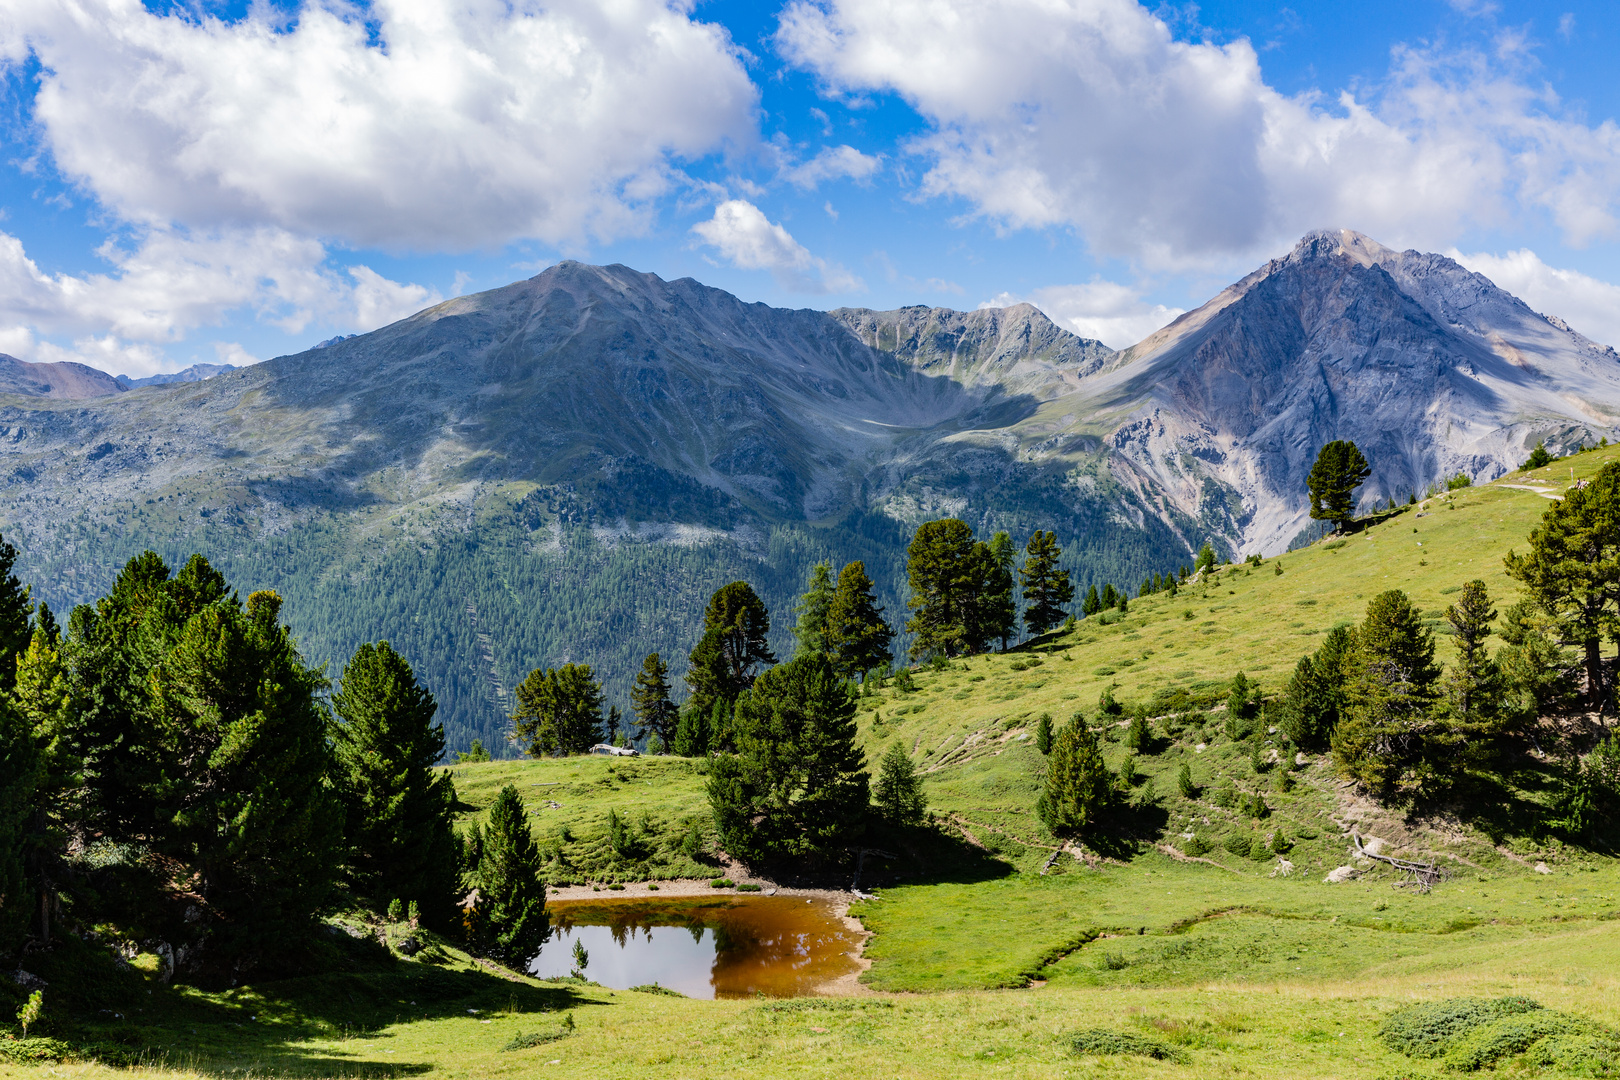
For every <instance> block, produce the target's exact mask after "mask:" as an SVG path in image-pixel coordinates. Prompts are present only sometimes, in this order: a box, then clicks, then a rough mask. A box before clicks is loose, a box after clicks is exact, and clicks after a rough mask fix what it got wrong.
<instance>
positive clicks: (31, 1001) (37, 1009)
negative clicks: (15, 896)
mask: <svg viewBox="0 0 1620 1080" xmlns="http://www.w3.org/2000/svg"><path fill="white" fill-rule="evenodd" d="M394 903H396V904H397V903H399V901H398V900H396V901H394ZM44 1010H45V991H43V990H35V991H34V992H33V993H32V994H29V995H28V1000H27V1001H25V1002H23V1007H22V1009H21V1010H19V1011H18V1013H17V1025H18V1026H19V1027H21V1028H22V1033H23V1038H25V1039H26V1038H28V1028H29V1026H30V1025H32V1024H34V1023H36V1022H38V1020H39V1014H40V1013H41V1012H43V1011H44Z"/></svg>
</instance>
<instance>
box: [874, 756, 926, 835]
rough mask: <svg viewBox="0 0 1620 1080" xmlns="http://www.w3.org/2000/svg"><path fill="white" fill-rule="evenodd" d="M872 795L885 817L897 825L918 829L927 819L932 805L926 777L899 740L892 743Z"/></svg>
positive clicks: (880, 768)
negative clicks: (924, 785)
mask: <svg viewBox="0 0 1620 1080" xmlns="http://www.w3.org/2000/svg"><path fill="white" fill-rule="evenodd" d="M872 795H873V798H875V799H876V800H877V805H878V809H879V810H880V811H881V812H882V814H883V816H884V817H885V818H888V819H889V820H890V821H893V822H895V823H896V824H900V825H916V824H919V823H920V822H921V821H922V819H923V811H924V810H926V809H927V807H928V801H927V798H926V797H925V796H924V795H923V789H922V777H920V776H918V775H917V767H916V766H915V765H913V764H912V763H911V755H910V754H908V753H906V748H905V747H904V746H902V745H901V744H900V742H899V740H896V741H895V742H893V743H891V744H890V746H889V750H888V753H886V754H884V755H883V761H882V763H881V764H880V765H879V767H878V778H877V784H876V785H875V786H874V787H873V789H872Z"/></svg>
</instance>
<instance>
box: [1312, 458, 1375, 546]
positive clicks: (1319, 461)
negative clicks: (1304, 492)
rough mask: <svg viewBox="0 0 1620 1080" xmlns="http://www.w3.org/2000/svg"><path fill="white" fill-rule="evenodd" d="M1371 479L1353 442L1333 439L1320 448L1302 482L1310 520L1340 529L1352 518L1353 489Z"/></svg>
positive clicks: (1367, 466) (1368, 466)
mask: <svg viewBox="0 0 1620 1080" xmlns="http://www.w3.org/2000/svg"><path fill="white" fill-rule="evenodd" d="M1371 475H1372V466H1370V465H1368V464H1367V459H1366V458H1365V457H1363V456H1362V453H1361V450H1360V448H1359V447H1357V446H1356V444H1355V443H1353V442H1347V441H1345V440H1342V439H1336V440H1334V441H1333V442H1330V443H1328V444H1327V445H1326V446H1324V447H1322V450H1321V452H1320V453H1318V454H1317V455H1316V462H1315V464H1313V465H1312V466H1311V471H1310V474H1309V475H1308V476H1307V477H1306V479H1305V486H1306V488H1307V489H1308V490H1309V491H1310V496H1311V517H1312V518H1314V519H1315V520H1317V521H1331V522H1333V525H1334V527H1335V528H1339V529H1343V528H1344V527H1345V526H1346V525H1348V524H1349V523H1350V521H1351V519H1352V518H1353V517H1354V516H1355V509H1356V501H1355V493H1356V488H1358V487H1360V486H1361V483H1362V481H1363V480H1366V479H1367V477H1369V476H1371Z"/></svg>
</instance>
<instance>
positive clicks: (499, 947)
mask: <svg viewBox="0 0 1620 1080" xmlns="http://www.w3.org/2000/svg"><path fill="white" fill-rule="evenodd" d="M480 836H481V841H482V842H481V844H480V845H479V853H478V854H479V858H478V875H477V876H478V904H477V907H476V908H475V909H474V915H473V919H472V939H473V946H474V948H476V949H478V950H479V951H480V952H482V953H483V954H484V955H486V956H490V957H493V958H495V959H497V960H500V961H502V962H504V963H506V964H509V965H513V966H520V965H522V964H523V963H524V962H525V961H527V960H529V959H530V958H531V957H533V956H534V955H535V953H537V952H538V951H539V950H540V946H541V944H542V943H544V942H545V940H546V933H547V931H548V930H549V928H550V917H549V915H548V914H547V912H546V886H545V882H544V881H542V880H541V878H540V849H539V848H538V847H537V846H536V845H535V842H534V836H533V834H532V833H531V832H530V831H529V819H528V816H527V815H526V814H525V813H524V811H523V797H522V796H521V795H519V794H518V789H517V786H516V785H515V784H508V785H506V786H505V787H503V788H502V789H501V790H500V794H498V795H497V796H496V797H495V804H494V805H493V806H491V807H490V809H489V823H488V825H486V826H485V827H484V828H483V830H482V831H481V833H480Z"/></svg>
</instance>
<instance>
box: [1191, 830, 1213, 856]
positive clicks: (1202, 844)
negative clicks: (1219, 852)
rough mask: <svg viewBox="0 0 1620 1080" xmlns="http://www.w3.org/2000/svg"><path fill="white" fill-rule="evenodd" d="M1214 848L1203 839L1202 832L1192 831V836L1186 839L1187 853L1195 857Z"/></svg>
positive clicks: (1205, 853)
mask: <svg viewBox="0 0 1620 1080" xmlns="http://www.w3.org/2000/svg"><path fill="white" fill-rule="evenodd" d="M1214 850H1215V848H1214V846H1213V845H1211V844H1210V842H1209V841H1208V840H1206V839H1204V836H1203V834H1202V833H1194V834H1193V838H1192V839H1191V840H1188V841H1187V854H1189V855H1192V856H1195V857H1196V856H1200V855H1208V854H1209V853H1210V852H1211V851H1214Z"/></svg>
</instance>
